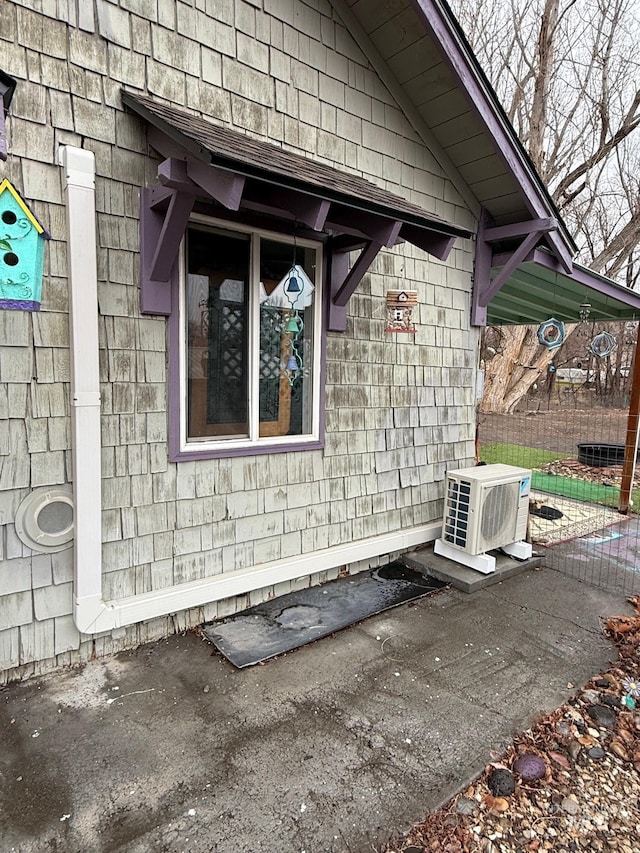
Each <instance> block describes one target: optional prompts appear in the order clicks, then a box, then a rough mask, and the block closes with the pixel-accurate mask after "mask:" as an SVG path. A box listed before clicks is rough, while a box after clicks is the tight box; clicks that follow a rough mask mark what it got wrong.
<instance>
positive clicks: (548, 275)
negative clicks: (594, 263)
mask: <svg viewBox="0 0 640 853" xmlns="http://www.w3.org/2000/svg"><path fill="white" fill-rule="evenodd" d="M500 261H501V258H500V256H498V257H494V265H493V266H492V268H491V274H492V276H495V275H496V274H497V272H498V271H499V270H500V269H501V267H502V263H500ZM584 305H589V314H588V317H589V320H590V321H594V320H595V321H600V322H604V321H606V320H640V293H636V292H635V291H633V290H629V289H628V288H626V287H623V286H622V285H619V284H617V283H616V282H615V281H612V280H611V279H609V278H607V277H606V276H601V275H598V274H597V273H594V272H593V271H592V270H590V269H587V268H586V267H583V266H580V265H579V264H574V265H573V271H572V273H571V274H567V273H566V272H565V271H564V270H563V269H562V267H561V266H560V264H559V263H558V261H557V260H556V259H555V258H554V257H553V256H552V255H551V254H550V253H549V252H547V251H545V250H544V249H536V250H535V252H534V253H533V255H532V256H530V257H529V258H528V259H527V260H526V261H524V262H523V263H521V264H519V265H518V267H517V268H516V270H515V272H514V273H513V274H512V275H511V277H510V278H509V279H508V280H507V281H506V283H505V284H504V285H503V286H502V287H501V289H500V290H499V291H498V293H497V294H496V295H495V296H494V297H493V299H492V300H491V301H490V302H489V305H488V308H487V324H488V325H492V326H505V325H509V326H516V325H525V324H529V323H542V322H544V321H545V320H548V319H549V318H550V317H555V318H556V319H557V320H562V321H563V322H564V323H577V322H579V321H580V308H581V306H584Z"/></svg>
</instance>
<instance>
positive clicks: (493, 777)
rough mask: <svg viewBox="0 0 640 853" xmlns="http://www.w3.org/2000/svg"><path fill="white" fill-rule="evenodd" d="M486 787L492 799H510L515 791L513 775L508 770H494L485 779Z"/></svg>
mask: <svg viewBox="0 0 640 853" xmlns="http://www.w3.org/2000/svg"><path fill="white" fill-rule="evenodd" d="M487 785H488V786H489V790H490V791H491V793H492V794H493V796H494V797H510V796H511V794H513V793H514V791H515V790H516V783H515V779H514V778H513V773H511V771H509V770H502V769H496V770H494V771H493V772H492V773H491V774H490V776H489V778H488V779H487Z"/></svg>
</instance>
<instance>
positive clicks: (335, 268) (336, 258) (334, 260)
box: [327, 252, 349, 332]
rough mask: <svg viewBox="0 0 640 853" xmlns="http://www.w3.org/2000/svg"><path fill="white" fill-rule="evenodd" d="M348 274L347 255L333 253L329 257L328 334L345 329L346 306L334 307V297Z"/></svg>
mask: <svg viewBox="0 0 640 853" xmlns="http://www.w3.org/2000/svg"><path fill="white" fill-rule="evenodd" d="M348 274H349V255H348V254H347V253H346V252H334V253H333V254H332V256H331V278H330V286H331V291H330V294H329V317H328V321H327V329H328V330H329V331H330V332H344V331H346V328H347V306H346V305H336V304H335V302H334V297H335V295H336V294H337V293H338V291H339V290H340V288H341V287H342V284H343V283H344V281H345V279H346V277H347V275H348Z"/></svg>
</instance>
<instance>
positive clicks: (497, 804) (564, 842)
mask: <svg viewBox="0 0 640 853" xmlns="http://www.w3.org/2000/svg"><path fill="white" fill-rule="evenodd" d="M630 601H631V603H632V604H634V606H635V607H636V611H637V615H636V616H635V617H629V616H624V617H613V618H612V619H609V620H608V621H607V623H606V631H605V632H606V633H607V634H608V635H609V636H610V637H612V638H613V639H614V641H616V642H617V643H618V645H619V659H618V661H617V663H616V664H615V665H614V666H613V667H612V668H611V669H610V670H609V672H607V673H599V674H595V675H594V677H593V678H592V679H591V680H590V681H589V683H588V684H587V685H585V687H584V689H582V690H580V691H579V692H578V693H577V694H576V696H575V697H574V698H573V699H571V700H570V701H569V702H568V703H566V704H565V705H563V706H561V707H560V708H558V709H557V710H555V711H553V712H552V713H551V714H547V715H545V716H544V717H541V718H540V719H539V720H538V722H537V723H536V724H535V725H534V726H533V727H532V728H531V729H529V730H527V731H526V732H523V733H521V734H519V735H517V736H516V737H515V738H514V741H513V744H512V746H511V747H510V748H509V750H508V751H507V752H506V753H505V754H504V755H500V756H497V755H492V758H493V760H492V762H491V763H490V764H489V765H488V766H487V768H486V770H485V773H484V774H483V775H482V776H481V777H480V778H479V779H478V780H477V781H476V782H475V783H474V784H473V785H471V786H470V787H469V788H467V789H466V790H465V791H462V792H461V793H460V794H459V795H458V796H457V797H454V799H453V800H451V801H450V802H449V803H448V804H447V805H446V806H445V807H444V808H442V809H440V810H439V811H437V812H433V813H431V814H429V815H427V817H426V818H425V820H424V822H422V823H420V824H417V825H416V826H414V827H413V828H412V829H411V831H410V832H409V833H407V835H406V836H402V837H401V838H396V839H394V840H392V842H391V843H390V844H389V845H388V847H387V848H386V851H387V853H399V851H403V853H409V851H411V853H425V851H429V853H431V851H433V853H542V851H553V853H579V851H589V853H639V851H640V710H636V708H635V707H633V706H634V704H635V702H634V699H633V696H631V695H630V694H628V693H627V692H626V690H627V689H629V684H630V682H629V679H632V681H633V687H635V686H636V685H637V683H638V682H639V681H640V599H639V598H634V599H630ZM625 679H627V680H626V681H625ZM625 688H626V689H625ZM637 701H638V705H640V696H638V699H637ZM525 755H527V756H531V755H533V756H538V757H539V758H540V759H541V760H542V761H544V763H545V767H546V771H545V773H544V776H543V777H542V778H541V779H539V780H536V781H527V782H525V781H524V780H523V778H522V775H521V774H519V773H518V772H517V768H518V766H521V765H522V757H523V756H525ZM519 762H520V763H519ZM496 771H502V772H503V773H504V772H505V771H506V772H510V773H513V775H514V777H515V780H516V787H515V792H514V793H513V794H512V795H503V796H495V795H494V793H492V791H491V790H490V787H489V784H488V783H489V782H491V783H493V782H494V781H495V778H496V777H495V774H496ZM491 787H492V789H493V791H494V792H495V790H496V786H495V784H492V785H491Z"/></svg>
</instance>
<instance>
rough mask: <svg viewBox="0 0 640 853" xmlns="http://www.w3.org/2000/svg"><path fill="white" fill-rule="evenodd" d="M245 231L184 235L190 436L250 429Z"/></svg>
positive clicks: (240, 433)
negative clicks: (186, 236)
mask: <svg viewBox="0 0 640 853" xmlns="http://www.w3.org/2000/svg"><path fill="white" fill-rule="evenodd" d="M250 247H251V241H250V237H249V235H246V234H231V233H225V232H219V231H215V230H209V229H207V230H203V229H197V228H190V229H189V232H188V238H187V281H186V314H187V348H188V370H187V384H188V387H187V397H188V401H189V402H188V434H189V438H202V437H203V436H216V437H219V438H232V437H238V436H248V435H249V420H248V419H249V409H248V405H247V388H248V382H249V373H248V355H249V287H248V283H249V269H250Z"/></svg>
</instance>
